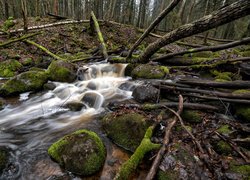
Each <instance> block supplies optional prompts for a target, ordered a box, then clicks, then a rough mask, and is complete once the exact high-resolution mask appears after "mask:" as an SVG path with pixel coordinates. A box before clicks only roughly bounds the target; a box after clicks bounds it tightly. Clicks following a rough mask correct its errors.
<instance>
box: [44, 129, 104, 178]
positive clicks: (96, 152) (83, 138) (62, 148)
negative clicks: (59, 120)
mask: <svg viewBox="0 0 250 180" xmlns="http://www.w3.org/2000/svg"><path fill="white" fill-rule="evenodd" d="M48 153H49V155H50V156H51V157H52V158H53V159H54V160H55V161H57V162H58V163H59V164H60V165H61V166H62V167H64V168H65V169H66V170H68V171H70V172H72V173H75V174H78V175H83V176H88V175H92V174H94V173H96V172H97V171H99V170H100V168H101V167H102V166H103V164H104V161H105V157H106V150H105V147H104V145H103V143H102V141H101V139H100V138H99V137H98V135H97V134H96V133H94V132H92V131H88V130H86V129H83V130H78V131H76V132H74V133H72V134H69V135H66V136H64V137H63V138H61V139H60V140H58V141H57V142H55V143H54V144H52V145H51V146H50V148H49V149H48Z"/></svg>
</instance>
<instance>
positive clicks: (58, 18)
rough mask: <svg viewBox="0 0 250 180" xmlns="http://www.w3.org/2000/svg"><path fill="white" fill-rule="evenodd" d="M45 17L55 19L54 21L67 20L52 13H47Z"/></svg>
mask: <svg viewBox="0 0 250 180" xmlns="http://www.w3.org/2000/svg"><path fill="white" fill-rule="evenodd" d="M47 15H48V16H51V17H53V18H55V19H56V20H65V19H68V18H67V17H64V16H59V15H56V14H52V13H47Z"/></svg>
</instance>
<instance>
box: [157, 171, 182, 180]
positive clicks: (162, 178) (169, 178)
mask: <svg viewBox="0 0 250 180" xmlns="http://www.w3.org/2000/svg"><path fill="white" fill-rule="evenodd" d="M157 179H158V180H174V179H179V172H177V171H174V170H171V169H169V170H167V171H165V172H164V171H162V170H159V171H158V173H157Z"/></svg>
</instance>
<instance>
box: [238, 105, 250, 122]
mask: <svg viewBox="0 0 250 180" xmlns="http://www.w3.org/2000/svg"><path fill="white" fill-rule="evenodd" d="M235 109H236V113H235V114H236V116H237V117H239V118H240V119H242V120H243V121H245V122H248V123H249V122H250V106H247V105H246V106H243V105H240V106H236V107H235Z"/></svg>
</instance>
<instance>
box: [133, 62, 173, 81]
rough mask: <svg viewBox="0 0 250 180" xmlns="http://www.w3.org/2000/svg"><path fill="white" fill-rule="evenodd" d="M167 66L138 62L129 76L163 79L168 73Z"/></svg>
mask: <svg viewBox="0 0 250 180" xmlns="http://www.w3.org/2000/svg"><path fill="white" fill-rule="evenodd" d="M168 72H169V71H168V68H167V67H164V68H163V66H153V65H150V64H140V65H138V66H137V67H136V68H135V69H133V71H132V73H131V76H132V77H133V78H135V79H136V78H144V79H163V78H164V77H165V75H166V74H168Z"/></svg>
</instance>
